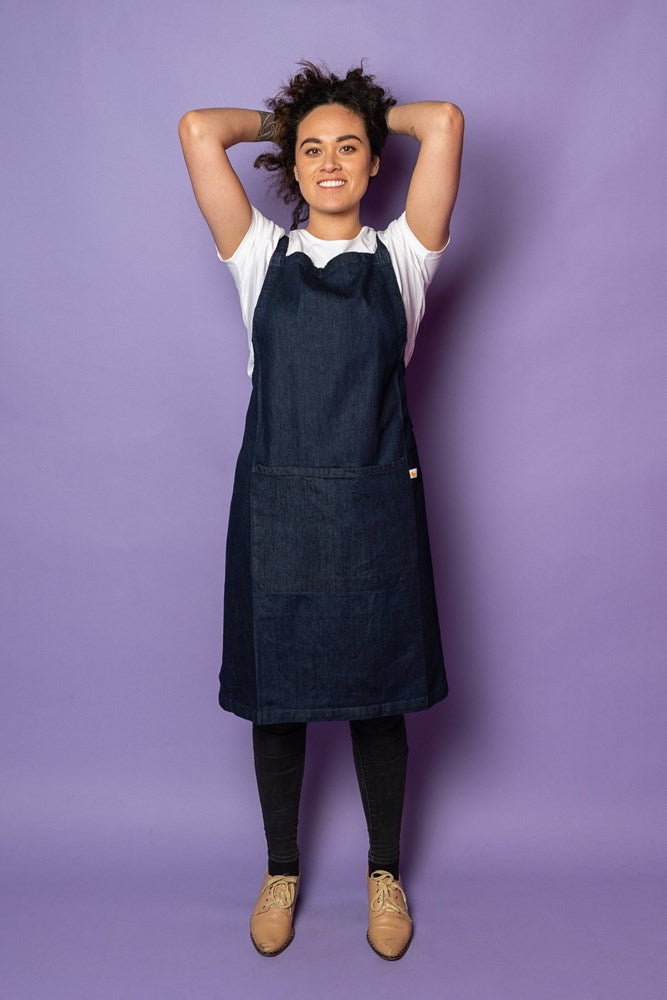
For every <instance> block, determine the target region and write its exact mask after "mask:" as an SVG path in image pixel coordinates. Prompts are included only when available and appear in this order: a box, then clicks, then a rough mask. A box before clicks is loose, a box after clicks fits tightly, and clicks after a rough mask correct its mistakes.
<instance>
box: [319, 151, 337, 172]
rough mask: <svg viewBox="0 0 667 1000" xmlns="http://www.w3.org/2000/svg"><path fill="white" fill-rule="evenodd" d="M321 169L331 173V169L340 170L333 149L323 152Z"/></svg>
mask: <svg viewBox="0 0 667 1000" xmlns="http://www.w3.org/2000/svg"><path fill="white" fill-rule="evenodd" d="M322 169H323V170H326V172H327V173H331V172H332V171H333V170H340V164H339V162H338V157H337V155H336V152H335V150H330V151H329V152H328V153H325V156H324V163H323V164H322Z"/></svg>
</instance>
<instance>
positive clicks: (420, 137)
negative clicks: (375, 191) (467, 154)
mask: <svg viewBox="0 0 667 1000" xmlns="http://www.w3.org/2000/svg"><path fill="white" fill-rule="evenodd" d="M387 125H388V126H389V131H390V132H392V133H395V134H396V135H411V136H412V137H413V138H414V139H416V140H417V141H418V142H419V144H420V147H419V156H418V157H417V162H416V164H415V168H414V170H413V172H412V179H411V181H410V187H409V189H408V197H407V201H406V205H405V213H406V218H407V220H408V225H409V226H410V229H411V230H412V232H413V233H414V234H415V236H416V237H417V239H418V240H419V242H420V243H422V244H423V245H424V246H425V247H427V249H429V250H442V248H443V247H444V245H445V244H446V242H447V240H448V239H449V222H450V219H451V216H452V212H453V210H454V203H455V201H456V195H457V193H458V188H459V177H460V174H461V154H462V150H463V127H464V118H463V112H462V111H461V109H460V108H459V107H457V105H456V104H451V103H450V102H449V101H417V102H415V103H413V104H395V105H394V106H393V107H391V108H390V109H389V111H388V112H387Z"/></svg>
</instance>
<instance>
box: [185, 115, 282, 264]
mask: <svg viewBox="0 0 667 1000" xmlns="http://www.w3.org/2000/svg"><path fill="white" fill-rule="evenodd" d="M178 136H179V138H180V140H181V147H182V149H183V156H184V157H185V163H186V166H187V168H188V173H189V174H190V180H191V182H192V189H193V191H194V194H195V199H196V201H197V204H198V205H199V208H200V209H201V212H202V215H203V216H204V218H205V219H206V222H207V223H208V227H209V229H210V230H211V233H212V234H213V239H214V240H215V245H216V246H217V248H218V250H219V251H220V253H221V255H222V256H223V257H224V258H225V259H226V258H228V257H231V256H232V254H233V253H234V251H235V250H236V248H237V247H238V245H239V243H240V242H241V240H242V239H243V237H244V236H245V234H246V233H247V231H248V227H249V225H250V222H251V220H252V209H251V207H250V202H249V201H248V196H247V194H246V193H245V190H244V188H243V185H242V184H241V181H240V180H239V178H238V175H237V174H236V171H235V170H234V168H233V167H232V165H231V163H230V162H229V157H228V156H227V153H226V150H227V149H228V148H229V147H230V146H234V145H236V143H237V142H260V141H263V140H266V139H271V138H272V136H273V114H272V113H271V112H269V111H252V110H250V109H248V108H200V109H197V110H195V111H187V112H186V113H185V114H184V115H183V117H182V118H181V120H180V121H179V123H178Z"/></svg>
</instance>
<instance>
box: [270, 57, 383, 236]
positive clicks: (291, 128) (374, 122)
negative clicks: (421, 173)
mask: <svg viewBox="0 0 667 1000" xmlns="http://www.w3.org/2000/svg"><path fill="white" fill-rule="evenodd" d="M363 62H364V60H363V59H362V60H361V65H360V66H357V67H355V68H354V69H350V70H348V72H347V73H346V75H345V77H339V76H336V74H335V73H332V72H331V70H330V69H329V68H328V67H327V66H326V65H323V66H322V67H320V66H317V65H315V63H312V62H310V61H309V60H307V59H300V60H298V63H297V65H299V66H303V67H304V69H303V72H301V73H297V74H296V75H295V76H293V77H292V78H291V79H290V80H289V81H288V82H287V83H286V84H285V85H284V86H283V87H282V88H281V89H280V91H279V92H278V94H277V95H276V96H275V97H270V98H268V100H267V101H265V104H266V107H267V108H268V109H269V110H270V111H272V112H273V114H274V139H273V141H274V143H275V144H276V145H277V146H278V148H279V152H277V153H262V154H261V155H260V156H258V157H257V159H256V160H255V162H254V164H253V166H255V167H264V168H265V169H266V170H271V171H278V176H277V177H276V178H275V180H274V182H273V187H274V189H275V191H276V194H277V195H278V196H279V197H282V200H283V201H284V202H285V204H286V205H287V204H289V203H290V202H293V201H296V205H295V207H294V210H293V212H292V225H291V229H296V228H297V226H298V225H299V223H300V222H303V221H304V220H305V218H306V215H307V212H306V211H305V209H306V204H307V203H306V201H305V199H304V198H303V196H302V194H301V191H300V189H299V185H298V183H297V180H296V178H295V176H294V164H295V161H296V136H297V131H298V128H299V123H300V122H301V121H302V119H303V118H305V117H306V115H307V114H309V113H310V112H311V111H313V110H314V108H317V107H320V105H322V104H342V105H343V106H344V107H346V108H349V110H350V111H354V112H355V114H357V115H359V117H360V118H361V119H362V120H363V122H364V126H365V128H366V134H367V136H368V139H369V142H370V145H371V155H373V156H376V155H377V156H379V155H380V153H381V151H382V147H383V146H384V143H385V140H386V138H387V135H388V134H389V130H388V128H387V120H386V114H387V111H388V110H389V108H390V107H392V105H394V104H396V103H397V101H396V99H395V98H394V97H392V95H391V94H390V92H389V91H388V90H387V89H386V88H384V87H380V86H379V85H378V84H376V83H375V77H374V76H372V75H371V74H370V73H364V67H363ZM372 180H373V178H372V177H371V178H369V183H370V181H372Z"/></svg>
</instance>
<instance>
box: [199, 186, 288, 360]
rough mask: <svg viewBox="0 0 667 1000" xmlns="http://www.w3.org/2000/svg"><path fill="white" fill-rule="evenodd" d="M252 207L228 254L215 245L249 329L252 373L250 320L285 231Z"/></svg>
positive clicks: (251, 353) (251, 357)
mask: <svg viewBox="0 0 667 1000" xmlns="http://www.w3.org/2000/svg"><path fill="white" fill-rule="evenodd" d="M251 207H252V219H251V221H250V226H249V227H248V230H247V232H246V234H245V236H244V237H243V239H242V240H241V242H240V243H239V245H238V246H237V248H236V250H235V251H234V253H233V254H232V256H231V257H227V258H225V257H223V256H222V254H221V253H220V251H219V250H218V248H217V246H216V248H215V249H216V253H217V255H218V259H219V260H221V261H222V262H223V264H226V265H227V267H228V268H229V270H230V272H231V275H232V277H233V279H234V283H235V285H236V288H237V290H238V293H239V302H240V304H241V315H242V316H243V322H244V324H245V327H246V330H247V332H248V347H249V351H250V356H249V359H248V375H252V368H253V350H252V319H253V315H254V312H255V306H256V304H257V300H258V298H259V293H260V292H261V290H262V285H263V284H264V278H265V277H266V272H267V271H268V268H269V262H270V260H271V257H272V255H273V252H274V250H275V248H276V246H277V244H278V240H279V239H280V238H281V236H283V235H284V234H285V230H284V229H282V228H281V227H280V226H278V225H277V224H276V223H275V222H272V220H271V219H267V218H266V216H264V215H262V213H261V212H260V211H259V209H257V208H255V206H254V205H253V206H251Z"/></svg>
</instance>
